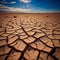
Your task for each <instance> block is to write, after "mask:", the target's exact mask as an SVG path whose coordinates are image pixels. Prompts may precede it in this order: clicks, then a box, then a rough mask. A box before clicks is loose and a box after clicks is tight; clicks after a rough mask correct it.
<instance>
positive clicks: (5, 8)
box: [0, 4, 31, 13]
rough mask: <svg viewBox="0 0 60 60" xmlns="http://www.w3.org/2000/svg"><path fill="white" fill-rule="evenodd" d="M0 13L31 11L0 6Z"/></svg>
mask: <svg viewBox="0 0 60 60" xmlns="http://www.w3.org/2000/svg"><path fill="white" fill-rule="evenodd" d="M0 11H6V12H20V13H28V12H30V11H31V9H25V8H14V7H7V6H5V5H2V4H0Z"/></svg>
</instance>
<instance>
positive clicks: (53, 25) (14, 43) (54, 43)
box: [0, 13, 60, 60]
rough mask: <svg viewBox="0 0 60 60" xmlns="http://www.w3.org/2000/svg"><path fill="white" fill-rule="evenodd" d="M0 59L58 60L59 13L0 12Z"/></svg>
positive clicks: (59, 56)
mask: <svg viewBox="0 0 60 60" xmlns="http://www.w3.org/2000/svg"><path fill="white" fill-rule="evenodd" d="M0 60H60V14H47V13H46V14H17V13H0Z"/></svg>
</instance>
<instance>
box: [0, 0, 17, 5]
mask: <svg viewBox="0 0 60 60" xmlns="http://www.w3.org/2000/svg"><path fill="white" fill-rule="evenodd" d="M1 3H3V4H15V3H16V2H15V1H11V2H7V1H6V0H2V1H1Z"/></svg>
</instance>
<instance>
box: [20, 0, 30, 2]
mask: <svg viewBox="0 0 60 60" xmlns="http://www.w3.org/2000/svg"><path fill="white" fill-rule="evenodd" d="M20 1H21V2H23V3H29V2H31V0H20Z"/></svg>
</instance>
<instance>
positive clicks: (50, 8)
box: [0, 0, 60, 13]
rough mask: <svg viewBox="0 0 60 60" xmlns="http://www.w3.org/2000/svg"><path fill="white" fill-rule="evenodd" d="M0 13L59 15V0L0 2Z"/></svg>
mask: <svg viewBox="0 0 60 60" xmlns="http://www.w3.org/2000/svg"><path fill="white" fill-rule="evenodd" d="M0 11H4V12H21V13H57V12H59V13H60V0H0Z"/></svg>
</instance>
